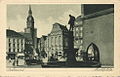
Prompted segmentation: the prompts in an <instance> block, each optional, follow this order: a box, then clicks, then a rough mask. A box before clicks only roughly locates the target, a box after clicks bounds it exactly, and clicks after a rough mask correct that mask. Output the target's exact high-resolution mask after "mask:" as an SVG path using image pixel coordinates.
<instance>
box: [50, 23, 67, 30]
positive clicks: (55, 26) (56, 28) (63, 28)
mask: <svg viewBox="0 0 120 77" xmlns="http://www.w3.org/2000/svg"><path fill="white" fill-rule="evenodd" d="M59 30H61V31H68V29H67V28H66V26H64V25H61V24H59V23H54V24H53V28H52V31H51V32H54V31H59Z"/></svg>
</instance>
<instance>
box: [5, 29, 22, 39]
mask: <svg viewBox="0 0 120 77" xmlns="http://www.w3.org/2000/svg"><path fill="white" fill-rule="evenodd" d="M6 35H7V37H21V38H24V36H23V35H21V34H20V33H18V32H16V31H14V30H10V29H7V30H6Z"/></svg>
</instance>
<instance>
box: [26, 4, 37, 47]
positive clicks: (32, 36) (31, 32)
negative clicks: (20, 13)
mask: <svg viewBox="0 0 120 77" xmlns="http://www.w3.org/2000/svg"><path fill="white" fill-rule="evenodd" d="M26 25H27V28H25V33H27V34H28V36H27V37H28V40H29V43H30V45H31V46H32V47H33V48H36V38H37V34H36V32H37V29H36V28H34V18H33V16H32V10H31V6H30V5H29V10H28V17H27V21H26Z"/></svg>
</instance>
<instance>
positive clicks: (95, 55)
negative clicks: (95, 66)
mask: <svg viewBox="0 0 120 77" xmlns="http://www.w3.org/2000/svg"><path fill="white" fill-rule="evenodd" d="M87 60H88V61H97V62H99V61H100V60H99V49H98V47H97V46H96V45H95V44H94V43H91V44H90V45H89V46H88V47H87Z"/></svg>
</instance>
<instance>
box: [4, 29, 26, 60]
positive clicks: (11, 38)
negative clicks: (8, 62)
mask: <svg viewBox="0 0 120 77" xmlns="http://www.w3.org/2000/svg"><path fill="white" fill-rule="evenodd" d="M6 35H7V40H6V43H7V44H6V45H7V52H6V53H7V58H12V59H15V56H16V55H17V54H18V53H24V50H25V38H24V36H22V35H21V34H19V33H18V32H16V31H13V30H9V29H7V31H6Z"/></svg>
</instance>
